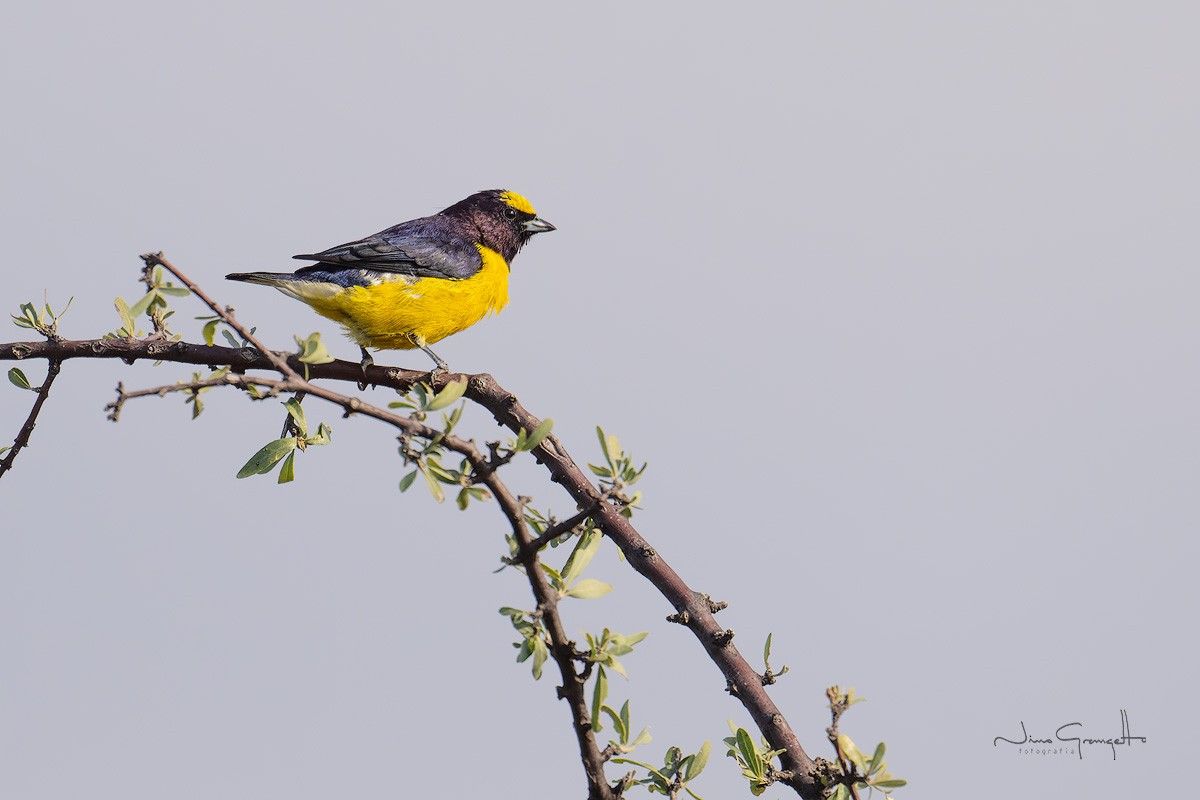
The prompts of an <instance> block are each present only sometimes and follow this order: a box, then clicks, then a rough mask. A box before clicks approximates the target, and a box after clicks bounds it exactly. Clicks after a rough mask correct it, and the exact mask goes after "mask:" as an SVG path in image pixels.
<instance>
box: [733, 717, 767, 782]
mask: <svg viewBox="0 0 1200 800" xmlns="http://www.w3.org/2000/svg"><path fill="white" fill-rule="evenodd" d="M737 746H738V750H739V751H741V754H742V759H743V760H744V761H745V762H746V768H747V769H749V770H750V771H751V772H753V773H754V775H755V777H758V778H765V777H766V775H765V774H764V771H763V760H762V757H761V756H760V755H759V754H758V748H757V747H755V746H754V741H753V740H752V739H751V738H750V734H749V733H747V732H746V729H745V728H738V729H737Z"/></svg>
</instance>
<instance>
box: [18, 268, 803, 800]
mask: <svg viewBox="0 0 1200 800" xmlns="http://www.w3.org/2000/svg"><path fill="white" fill-rule="evenodd" d="M143 258H144V259H146V260H147V262H148V263H149V262H153V263H154V264H157V265H159V266H162V267H163V268H164V269H166V270H168V271H169V272H171V273H172V274H173V275H174V276H175V277H176V278H178V279H179V280H180V282H182V283H183V284H184V285H185V286H187V287H188V289H190V290H191V291H192V292H193V293H194V294H196V296H197V297H199V298H200V299H201V300H202V301H203V302H204V303H205V304H207V305H208V307H209V308H211V309H212V310H213V311H214V312H215V313H216V314H217V315H218V316H219V317H221V318H222V320H223V321H225V322H226V323H227V324H228V325H229V326H230V327H232V328H233V329H234V330H235V331H237V332H238V333H239V334H240V335H241V336H242V338H243V339H244V340H245V341H246V342H248V343H249V344H251V345H253V347H246V348H226V347H218V346H212V345H199V344H192V343H188V342H182V341H179V342H164V341H161V340H154V339H153V337H151V338H150V339H146V340H131V339H102V340H87V341H46V342H15V343H6V344H0V360H20V359H28V358H45V359H49V360H50V361H51V362H52V363H54V362H56V361H57V362H61V361H65V360H68V359H71V358H120V359H122V360H125V361H127V362H132V361H135V360H141V359H150V360H161V361H173V362H179V363H186V364H203V365H208V366H210V367H213V368H216V366H218V365H223V366H229V367H231V371H230V373H228V374H226V375H225V376H224V377H222V378H220V379H219V380H214V381H213V382H212V383H211V384H208V383H206V382H204V381H200V382H194V383H193V384H181V385H180V387H181V388H179V389H176V388H174V387H173V386H172V387H157V388H155V389H148V390H142V391H140V392H125V391H124V390H123V389H121V391H120V394H119V396H118V399H117V401H116V402H115V403H114V404H113V405H112V406H110V408H111V409H112V411H113V413H114V414H116V413H119V411H120V409H121V406H122V405H123V403H124V402H125V400H127V399H130V398H132V397H135V396H146V395H149V394H163V393H167V392H171V391H181V390H186V389H188V388H193V389H194V388H200V387H201V386H203V385H219V384H229V385H235V386H236V385H242V386H245V385H250V384H253V385H255V386H259V387H262V388H265V389H267V390H268V391H270V392H273V393H278V392H294V391H304V392H306V393H308V394H311V395H314V396H317V397H319V398H321V399H323V400H326V401H327V402H330V403H333V404H335V405H337V406H339V407H341V408H342V409H343V411H344V413H345V415H346V416H350V415H352V414H363V415H366V416H369V417H372V418H374V419H378V420H379V421H381V422H384V423H387V424H390V425H393V426H394V427H396V428H399V429H400V430H402V431H404V432H406V433H407V434H409V435H412V436H418V437H422V438H429V437H432V436H434V435H438V436H441V437H442V441H443V443H444V444H445V445H446V447H448V448H449V449H451V450H453V451H455V452H458V453H459V454H461V455H463V456H464V457H466V458H467V459H468V461H469V462H470V463H471V465H472V468H473V471H474V478H475V479H476V480H477V481H478V482H481V483H483V484H484V485H485V486H486V487H487V488H488V489H489V490H490V491H491V492H492V494H493V495H494V496H495V497H496V498H497V500H498V502H499V505H500V508H501V509H502V511H503V512H504V514H505V516H506V518H507V519H508V521H509V523H510V525H511V526H512V528H513V532H514V535H515V537H516V539H517V542H518V544H519V546H520V550H519V557H520V560H521V561H522V563H523V564H524V565H525V567H526V569H525V572H526V575H527V577H528V579H529V581H530V584H531V588H532V589H533V591H534V595H535V597H536V598H537V600H538V611H539V612H540V613H541V614H542V617H543V621H544V623H545V626H546V630H547V631H548V633H549V635H550V638H551V652H552V654H553V656H554V659H555V661H556V663H557V664H558V666H559V670H560V672H561V674H562V677H563V686H562V688H561V689H560V696H562V697H564V699H567V700H568V702H569V704H570V705H571V711H572V716H573V723H574V726H575V729H576V736H577V739H578V740H579V746H580V751H581V755H582V757H583V761H584V766H585V769H586V771H587V773H588V783H589V797H590V798H593V800H613V798H616V797H617V796H618V795H617V794H616V793H615V792H614V790H613V789H612V788H610V787H609V786H608V784H607V783H606V782H605V778H604V773H603V762H604V759H603V755H602V753H601V751H600V750H599V749H598V748H597V746H596V741H595V737H594V736H593V735H592V733H591V729H590V713H589V711H588V707H587V702H586V699H585V698H584V690H583V682H582V680H581V678H580V675H579V674H578V673H576V671H575V666H574V663H575V659H576V651H575V648H574V646H573V643H572V642H570V640H569V639H568V638H567V636H566V633H565V630H563V628H562V622H561V619H560V618H559V617H558V614H557V610H556V603H557V594H556V592H555V591H554V589H553V587H551V586H550V584H549V582H548V581H547V579H546V576H545V574H544V572H543V571H542V570H541V569H540V568H539V567H538V566H537V564H538V561H537V552H538V550H537V547H539V546H540V545H541V544H544V543H545V542H542V541H541V540H542V539H545V536H543V537H538V538H537V539H535V537H533V536H532V534H531V533H530V531H529V528H528V526H527V524H526V523H525V519H524V513H523V507H522V504H521V502H520V500H519V498H516V497H514V496H513V495H512V493H511V492H509V491H508V489H507V487H505V486H504V484H503V483H502V482H501V481H500V480H499V479H498V478H497V476H496V474H495V469H496V466H497V464H495V463H493V462H492V461H491V460H489V459H488V458H487V457H486V456H484V455H483V454H482V453H481V452H479V450H478V449H477V448H476V447H475V445H474V444H473V443H471V442H468V441H464V440H461V439H458V438H457V437H452V436H445V435H444V434H443V433H442V432H441V431H437V430H435V429H433V428H430V427H428V426H426V425H424V424H423V423H420V422H418V421H416V420H412V419H409V418H407V417H401V416H398V415H396V414H393V413H391V412H389V411H386V410H384V409H381V408H378V407H376V406H372V405H370V404H367V403H364V402H363V401H362V400H360V399H359V398H357V397H350V396H347V395H342V394H339V393H336V392H333V391H331V390H329V389H327V388H325V387H324V386H321V385H319V384H315V383H312V382H311V381H312V380H318V379H332V380H343V381H349V382H352V383H360V382H365V383H366V384H368V385H371V384H373V385H376V386H386V387H390V388H394V389H397V390H400V391H402V392H405V391H407V390H408V389H410V388H411V387H412V386H413V385H414V384H415V383H417V382H419V381H426V382H429V383H431V384H432V385H433V388H434V389H440V388H442V387H443V386H445V385H446V383H449V382H451V381H458V380H462V379H464V378H465V379H467V380H468V385H467V391H466V394H465V397H466V398H467V399H469V400H471V401H473V402H475V403H477V404H478V405H481V406H483V407H484V408H486V409H487V410H488V411H489V412H491V414H492V416H493V418H494V419H495V420H496V421H497V422H498V423H500V424H501V425H503V426H505V427H506V428H508V429H509V430H511V431H512V432H513V433H517V432H518V431H520V430H521V429H522V428H523V429H524V430H526V431H531V430H534V429H535V428H536V427H537V426H538V424H540V423H541V420H540V419H539V418H537V417H536V416H534V415H533V414H531V413H530V412H529V411H528V410H526V409H525V408H524V407H523V406H522V405H521V404H520V402H519V401H518V399H517V397H516V396H515V395H513V394H512V393H511V392H509V391H507V390H506V389H504V388H503V387H501V386H500V385H499V384H498V383H496V381H495V380H494V379H493V378H492V377H491V376H490V375H487V374H477V375H463V374H455V373H427V372H417V371H412V370H404V369H396V368H383V367H379V366H372V367H369V368H368V369H366V370H365V371H364V370H363V368H362V366H361V365H360V364H358V363H352V362H347V361H334V362H331V363H327V364H315V365H314V364H304V365H302V364H300V362H299V361H297V360H296V358H295V356H292V357H285V356H283V355H282V354H279V353H275V352H272V351H270V350H268V349H266V348H265V347H264V346H263V345H262V344H261V343H260V342H259V341H258V340H257V339H255V338H254V337H253V335H252V334H251V333H250V332H249V331H248V330H246V329H245V328H244V327H243V326H241V325H240V323H238V322H237V321H236V320H235V319H234V318H233V315H232V313H231V312H230V311H229V310H227V309H224V308H222V307H220V306H219V305H218V304H217V303H215V302H214V301H213V300H212V299H211V298H209V297H208V295H206V294H205V293H204V292H203V291H202V290H201V289H200V288H199V287H198V286H197V285H196V284H195V283H194V282H192V281H191V280H190V279H189V278H187V277H186V276H185V275H183V274H182V273H181V272H180V271H179V270H178V269H177V268H175V267H174V266H173V265H171V264H170V263H169V262H167V261H166V260H165V259H164V258H162V255H161V254H159V253H155V254H148V255H146V256H143ZM251 369H267V370H272V371H275V372H279V373H281V374H282V375H283V380H276V379H269V378H261V377H250V376H246V375H245V374H244V373H245V372H246V371H247V370H251ZM301 372H305V373H306V374H307V375H308V377H309V380H305V379H304V378H302V377H301ZM41 400H44V396H43V397H40V398H39V403H40V401H41ZM532 453H533V455H534V457H535V459H537V461H538V463H540V464H542V465H543V466H545V468H546V469H547V470H548V471H549V473H550V475H551V480H552V481H553V482H555V483H558V484H560V485H561V486H562V487H563V488H564V489H566V491H567V492H568V494H570V496H571V497H572V499H573V500H574V501H575V503H576V505H577V507H579V508H580V509H584V510H585V511H586V513H587V515H588V516H590V517H591V518H592V519H593V521H594V522H595V524H596V526H597V527H598V528H599V529H600V530H601V531H602V532H603V533H604V534H605V535H606V536H607V537H608V538H609V539H611V540H612V541H613V542H614V543H615V544H616V545H617V546H618V547H619V548H620V549H621V551H622V552H623V553H624V555H625V557H626V558H627V559H628V561H629V563H630V564H631V565H632V566H633V567H634V569H636V570H637V571H638V572H639V573H640V574H641V575H643V576H644V577H646V578H647V579H648V580H650V582H651V583H652V584H653V585H654V586H655V587H656V588H657V589H658V590H659V592H660V593H661V594H662V595H663V596H664V597H665V598H666V599H667V600H668V602H670V603H671V605H672V606H673V607H674V609H675V614H674V615H672V616H673V618H675V619H676V620H677V621H679V622H680V623H682V624H684V625H686V626H687V627H688V628H689V629H690V630H691V631H692V632H693V634H695V636H696V637H697V638H698V639H699V640H700V643H701V645H702V646H703V647H704V649H705V651H706V652H707V653H708V655H709V658H710V659H711V660H712V661H713V662H714V663H715V664H716V665H717V666H718V668H720V670H721V672H722V673H723V675H724V676H725V679H726V681H727V685H728V686H729V687H730V693H731V694H732V695H733V696H734V697H736V698H737V699H738V700H739V701H740V702H741V703H742V704H743V705H744V706H745V707H746V709H747V711H749V713H750V715H751V717H752V718H753V719H754V721H755V724H756V725H757V726H758V728H759V730H760V731H761V732H762V734H763V736H764V737H765V738H766V739H767V741H768V742H770V744H771V746H772V747H773V748H776V749H782V750H784V753H783V754H782V755H781V756H780V763H781V766H782V767H783V769H782V770H781V771H779V772H778V773H777V774H778V775H779V776H780V779H781V780H782V782H784V783H786V784H787V785H789V786H791V787H792V788H793V789H794V790H795V791H796V792H797V793H798V794H799V795H800V796H802V797H804V798H819V797H821V796H822V794H823V792H822V789H821V784H820V782H819V780H818V771H817V769H816V766H817V765H816V764H814V762H813V761H812V759H810V758H809V756H808V754H807V753H805V751H804V749H803V747H802V746H801V745H800V742H799V739H798V738H797V737H796V735H795V732H794V731H793V730H792V728H791V726H790V725H789V724H788V722H787V720H786V719H785V718H784V717H783V714H782V713H781V712H780V711H779V709H778V708H777V707H776V706H775V704H774V702H773V701H772V700H771V699H770V697H769V696H768V695H767V693H766V690H765V689H764V687H763V683H762V679H761V676H760V675H759V674H758V673H756V672H755V671H754V669H753V668H752V667H751V666H750V664H749V663H748V662H747V661H746V660H745V658H743V657H742V655H741V654H740V653H739V652H738V650H737V648H736V647H735V646H734V645H733V644H732V641H731V640H732V638H733V632H732V631H727V630H725V629H724V628H722V627H721V626H720V625H718V624H717V622H716V620H715V619H714V617H713V610H714V609H713V606H712V603H711V600H710V599H709V598H708V597H707V595H704V594H701V593H699V592H696V591H694V590H692V589H691V588H690V587H688V585H687V584H686V583H685V582H684V581H683V579H682V578H681V577H680V576H679V575H678V574H677V573H676V572H675V570H674V569H672V568H671V566H670V565H669V564H667V562H666V561H665V560H663V558H662V557H661V555H660V554H659V553H658V551H657V550H655V549H654V548H653V547H652V546H651V545H650V544H649V542H647V541H646V540H645V539H644V538H643V537H642V536H641V534H640V533H638V531H637V530H636V529H635V528H634V527H633V525H632V524H631V523H630V522H629V520H628V519H626V518H625V517H624V516H622V515H621V513H620V511H621V505H620V503H619V501H616V500H614V499H613V498H612V497H610V496H609V495H608V494H607V493H605V492H603V491H601V490H600V489H599V488H598V487H596V486H595V485H594V484H593V483H592V482H591V480H590V479H589V478H588V477H587V476H586V475H585V474H584V473H583V471H582V470H580V469H579V467H578V465H576V464H575V462H574V461H573V460H572V459H571V457H570V455H569V454H568V453H567V451H566V449H565V448H563V446H562V445H561V444H560V443H559V441H558V439H557V438H556V437H555V436H553V435H550V436H547V437H546V439H545V440H543V441H542V443H541V444H539V445H538V446H537V447H536V448H535V449H534V450H533V451H532ZM580 513H581V514H582V513H584V512H580ZM576 516H578V515H576ZM572 520H574V518H572ZM572 520H568V521H567V522H571V521H572ZM579 521H582V519H580V520H579ZM579 521H576V522H575V523H574V524H578V522H579ZM564 524H565V523H564ZM568 530H569V529H568ZM564 532H565V530H564ZM547 533H549V531H548V532H547ZM559 535H562V534H561V533H556V534H555V536H559ZM546 541H549V540H546Z"/></svg>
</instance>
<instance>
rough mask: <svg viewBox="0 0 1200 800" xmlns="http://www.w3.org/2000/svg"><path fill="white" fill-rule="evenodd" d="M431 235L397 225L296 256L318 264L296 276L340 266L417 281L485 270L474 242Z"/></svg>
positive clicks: (310, 266)
mask: <svg viewBox="0 0 1200 800" xmlns="http://www.w3.org/2000/svg"><path fill="white" fill-rule="evenodd" d="M431 233H436V232H434V231H427V230H412V229H411V227H410V226H409V225H397V226H396V227H394V228H388V229H387V230H385V231H380V232H379V233H376V234H374V235H372V236H368V237H367V238H365V239H359V240H358V241H355V242H347V243H346V244H341V245H338V246H337V247H331V248H329V249H328V250H324V251H322V252H320V253H314V254H311V255H299V256H293V258H298V259H301V260H304V261H316V262H318V263H316V264H311V265H309V266H306V267H301V268H300V269H298V270H296V274H297V275H303V274H305V273H306V272H329V271H330V267H341V268H344V269H352V270H370V271H374V272H391V273H399V274H402V275H411V276H413V277H416V278H446V279H450V280H462V279H464V278H469V277H471V276H472V275H474V274H475V273H476V272H479V270H480V269H482V268H483V258H482V256H480V254H479V248H478V247H476V246H475V244H474V242H471V241H469V240H467V239H464V238H462V237H459V236H452V235H446V234H444V233H442V234H440V235H430V234H431Z"/></svg>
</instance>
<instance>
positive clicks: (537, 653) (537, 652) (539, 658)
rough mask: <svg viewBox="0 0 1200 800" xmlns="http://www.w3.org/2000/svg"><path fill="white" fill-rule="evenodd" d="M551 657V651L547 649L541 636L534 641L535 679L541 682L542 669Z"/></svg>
mask: <svg viewBox="0 0 1200 800" xmlns="http://www.w3.org/2000/svg"><path fill="white" fill-rule="evenodd" d="M549 657H550V651H549V650H548V649H547V648H546V642H545V640H543V639H542V637H541V636H538V637H537V638H536V639H534V640H533V679H534V680H535V681H536V680H541V678H542V667H543V666H544V665H545V663H546V659H548V658H549Z"/></svg>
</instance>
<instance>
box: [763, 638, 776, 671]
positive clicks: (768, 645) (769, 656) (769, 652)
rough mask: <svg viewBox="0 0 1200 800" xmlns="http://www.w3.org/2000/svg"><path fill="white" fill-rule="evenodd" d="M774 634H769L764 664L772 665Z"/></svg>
mask: <svg viewBox="0 0 1200 800" xmlns="http://www.w3.org/2000/svg"><path fill="white" fill-rule="evenodd" d="M773 635H774V634H771V633H768V634H767V643H766V644H764V645H763V664H769V663H771V637H772V636H773Z"/></svg>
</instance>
